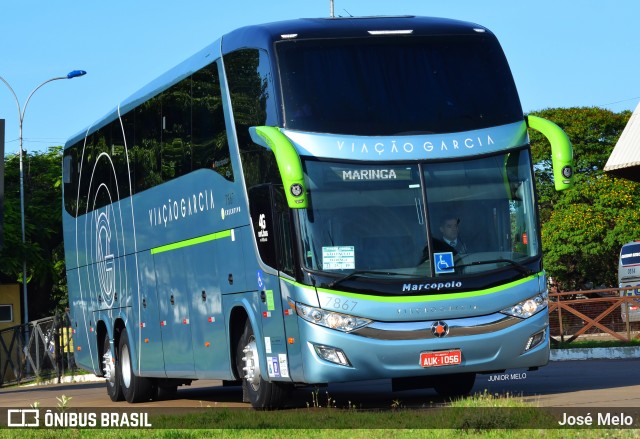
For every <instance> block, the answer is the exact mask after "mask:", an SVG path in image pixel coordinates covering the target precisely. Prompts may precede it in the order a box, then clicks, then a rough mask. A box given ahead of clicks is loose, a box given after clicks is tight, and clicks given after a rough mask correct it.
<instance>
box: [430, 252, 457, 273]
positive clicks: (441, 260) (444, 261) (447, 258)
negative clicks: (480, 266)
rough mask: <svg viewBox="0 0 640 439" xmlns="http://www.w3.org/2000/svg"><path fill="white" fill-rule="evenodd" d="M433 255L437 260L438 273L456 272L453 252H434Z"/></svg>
mask: <svg viewBox="0 0 640 439" xmlns="http://www.w3.org/2000/svg"><path fill="white" fill-rule="evenodd" d="M433 257H434V258H435V260H436V274H443V273H453V272H455V267H454V266H453V252H444V253H434V254H433Z"/></svg>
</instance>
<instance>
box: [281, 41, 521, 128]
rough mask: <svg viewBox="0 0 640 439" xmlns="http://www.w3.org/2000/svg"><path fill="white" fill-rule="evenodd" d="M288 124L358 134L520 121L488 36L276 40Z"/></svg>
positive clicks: (516, 102) (506, 72)
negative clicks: (277, 41)
mask: <svg viewBox="0 0 640 439" xmlns="http://www.w3.org/2000/svg"><path fill="white" fill-rule="evenodd" d="M276 47H277V53H278V59H279V69H280V80H281V86H282V95H283V102H284V110H285V122H284V125H285V127H286V128H290V129H295V130H302V131H313V132H326V133H338V134H356V135H396V134H403V133H404V134H409V133H446V132H456V131H468V130H473V129H479V128H486V127H490V126H495V125H503V124H507V123H511V122H515V121H518V120H522V109H521V107H520V101H519V99H518V96H517V92H516V88H515V85H514V83H513V79H512V76H511V73H510V71H509V67H508V65H507V62H506V60H505V58H504V54H503V53H502V49H501V48H500V46H499V44H498V42H497V41H496V40H495V38H493V36H491V35H482V34H478V35H474V36H446V37H442V36H436V37H396V38H385V37H380V38H368V39H341V40H309V41H287V42H280V43H278V44H277V46H276Z"/></svg>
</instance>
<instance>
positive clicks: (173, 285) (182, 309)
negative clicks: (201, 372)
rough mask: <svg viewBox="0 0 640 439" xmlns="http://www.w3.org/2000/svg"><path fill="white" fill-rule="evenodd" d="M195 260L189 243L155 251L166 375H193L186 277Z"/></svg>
mask: <svg viewBox="0 0 640 439" xmlns="http://www.w3.org/2000/svg"><path fill="white" fill-rule="evenodd" d="M194 260H195V259H194V255H193V248H191V247H184V248H176V249H171V250H168V251H163V252H160V253H155V254H154V265H155V271H156V283H157V293H158V311H159V315H160V329H161V334H162V346H163V350H164V365H165V371H166V374H167V377H169V378H189V377H194V376H195V369H194V361H193V342H192V337H191V313H190V302H191V297H190V294H189V291H188V278H187V275H188V273H189V270H190V269H191V266H190V264H191V262H193V261H194Z"/></svg>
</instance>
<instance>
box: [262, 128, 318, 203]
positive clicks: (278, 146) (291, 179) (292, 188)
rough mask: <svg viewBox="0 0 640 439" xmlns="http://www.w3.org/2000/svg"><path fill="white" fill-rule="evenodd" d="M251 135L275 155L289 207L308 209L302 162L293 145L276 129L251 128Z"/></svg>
mask: <svg viewBox="0 0 640 439" xmlns="http://www.w3.org/2000/svg"><path fill="white" fill-rule="evenodd" d="M249 133H250V134H251V139H252V140H253V141H254V142H255V143H257V144H258V145H261V146H263V147H265V148H268V149H270V150H271V151H272V152H273V154H274V155H275V157H276V163H277V164H278V170H279V171H280V176H281V177H282V184H283V185H284V190H285V194H286V196H287V204H288V205H289V207H290V208H292V209H303V208H306V207H307V191H306V189H305V187H304V172H303V171H302V162H301V160H300V156H299V155H298V152H297V151H296V149H295V148H294V146H293V144H292V143H291V142H290V141H289V139H288V138H287V137H286V136H285V135H284V134H282V132H281V131H280V130H279V129H278V128H276V127H269V126H259V127H251V128H249Z"/></svg>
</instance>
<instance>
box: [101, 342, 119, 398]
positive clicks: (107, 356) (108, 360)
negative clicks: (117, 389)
mask: <svg viewBox="0 0 640 439" xmlns="http://www.w3.org/2000/svg"><path fill="white" fill-rule="evenodd" d="M102 360H103V361H102V365H103V366H104V367H103V370H104V377H105V378H106V379H107V383H108V384H109V385H110V386H111V387H113V386H115V385H116V368H115V366H114V362H113V356H112V355H111V348H110V347H109V342H108V341H107V342H106V343H105V352H104V355H103V356H102Z"/></svg>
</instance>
